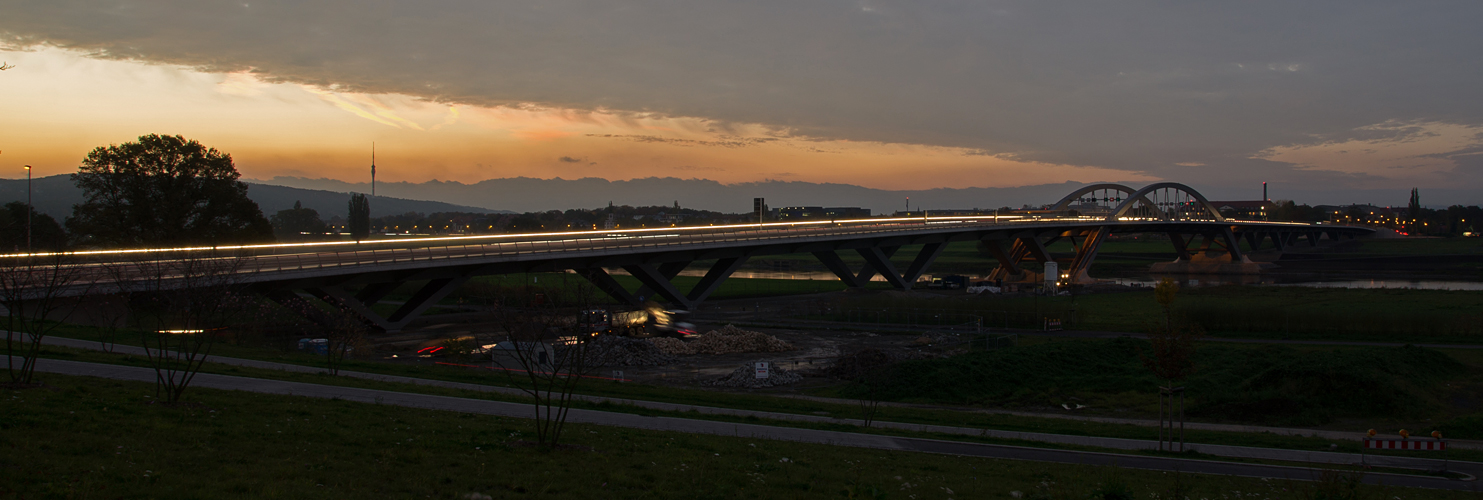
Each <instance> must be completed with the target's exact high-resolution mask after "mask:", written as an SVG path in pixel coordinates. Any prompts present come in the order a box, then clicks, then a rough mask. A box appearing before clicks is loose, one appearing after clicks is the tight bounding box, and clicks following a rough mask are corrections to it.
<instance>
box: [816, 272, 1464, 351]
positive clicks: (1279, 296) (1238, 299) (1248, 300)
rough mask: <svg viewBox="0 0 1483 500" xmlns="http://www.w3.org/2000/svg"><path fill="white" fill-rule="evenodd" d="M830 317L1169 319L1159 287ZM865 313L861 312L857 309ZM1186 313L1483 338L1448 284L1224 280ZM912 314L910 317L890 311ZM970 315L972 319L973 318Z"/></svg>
mask: <svg viewBox="0 0 1483 500" xmlns="http://www.w3.org/2000/svg"><path fill="white" fill-rule="evenodd" d="M836 307H837V309H836V311H835V312H834V313H833V315H832V316H829V317H828V318H827V319H836V320H852V321H853V320H858V319H860V318H864V319H865V320H866V321H867V322H868V321H871V320H873V319H874V318H875V317H876V316H874V315H872V314H871V313H870V311H891V310H895V311H901V310H917V311H933V312H940V313H948V314H954V315H956V316H954V317H955V318H958V319H964V318H967V316H966V315H970V314H971V315H977V316H979V317H982V318H983V320H984V325H985V326H988V327H991V328H992V327H997V326H1003V325H1005V324H1006V323H1005V322H1004V321H1005V320H1006V319H1007V320H1008V323H1007V324H1008V326H1010V327H1013V328H1033V327H1035V325H1037V324H1038V321H1037V319H1036V318H1047V317H1049V318H1059V319H1062V320H1063V321H1065V322H1066V323H1065V324H1066V327H1067V328H1068V329H1081V330H1103V331H1118V332H1136V333H1143V332H1146V331H1147V329H1148V327H1149V324H1150V322H1153V321H1155V320H1159V319H1160V318H1162V317H1163V312H1162V309H1161V308H1160V307H1159V305H1158V303H1157V302H1155V301H1154V298H1153V291H1152V290H1143V291H1131V292H1122V293H1101V294H1083V295H1078V296H1058V297H961V298H957V299H942V298H932V299H925V298H923V299H917V298H903V297H899V296H880V295H877V296H862V297H854V298H847V299H843V300H840V301H839V302H838V303H837V304H836ZM857 311H859V312H857ZM1174 311H1175V314H1176V316H1178V317H1180V318H1183V319H1184V320H1186V321H1189V322H1192V323H1194V324H1196V325H1199V326H1200V327H1201V328H1203V329H1204V330H1205V331H1206V332H1207V333H1209V334H1212V335H1216V336H1239V337H1256V338H1284V339H1317V340H1367V341H1383V342H1401V343H1405V342H1457V343H1483V293H1479V292H1471V291H1447V290H1406V289H1345V288H1308V287H1286V286H1282V287H1279V286H1235V285H1233V286H1218V287H1206V288H1190V289H1185V290H1181V291H1180V292H1179V295H1178V297H1177V298H1176V300H1175V302H1174ZM881 317H882V318H885V321H887V322H891V321H893V320H892V319H891V318H893V317H896V318H898V319H897V320H896V321H904V319H902V318H903V317H902V316H900V315H897V316H892V315H891V314H884V315H882V316H881ZM964 320H965V321H966V319H964Z"/></svg>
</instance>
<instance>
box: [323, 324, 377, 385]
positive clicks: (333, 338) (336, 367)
mask: <svg viewBox="0 0 1483 500" xmlns="http://www.w3.org/2000/svg"><path fill="white" fill-rule="evenodd" d="M367 331H368V328H367V327H366V322H365V320H362V319H361V318H360V316H358V315H356V314H355V313H354V312H352V311H350V310H349V309H340V310H339V312H338V313H337V314H334V315H332V316H331V318H330V324H329V325H328V328H326V329H325V340H326V341H327V345H325V353H324V354H325V364H326V365H328V367H329V370H330V375H339V374H340V368H341V367H342V366H343V365H344V363H345V359H346V358H349V357H351V356H354V355H355V354H356V353H358V352H359V353H364V352H365V351H366V349H367V345H366V333H367Z"/></svg>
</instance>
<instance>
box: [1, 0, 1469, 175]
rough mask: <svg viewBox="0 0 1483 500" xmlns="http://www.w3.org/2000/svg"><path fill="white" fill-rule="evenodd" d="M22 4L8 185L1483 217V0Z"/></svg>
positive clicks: (14, 14) (12, 34)
mask: <svg viewBox="0 0 1483 500" xmlns="http://www.w3.org/2000/svg"><path fill="white" fill-rule="evenodd" d="M5 3H6V5H7V7H6V8H5V9H4V13H3V14H0V42H3V45H0V61H5V62H6V63H8V64H10V65H13V66H14V68H12V69H9V70H6V71H4V72H0V103H3V108H0V117H3V118H0V169H4V171H5V172H9V173H4V174H0V176H5V177H12V178H14V177H17V176H22V177H23V176H24V171H23V170H21V168H20V166H21V165H23V164H31V165H35V166H36V173H37V175H52V174H61V173H70V172H73V171H75V170H76V168H77V165H78V162H79V160H80V159H81V158H82V157H83V156H84V155H85V154H86V153H87V151H88V150H90V149H92V148H93V147H96V146H100V145H105V144H110V143H120V142H125V141H129V140H133V139H134V138H135V137H137V136H139V135H142V134H148V133H162V134H180V135H184V136H186V137H188V138H191V139H196V140H199V141H201V142H203V143H205V144H207V145H209V146H212V147H216V148H218V149H221V150H223V151H226V152H228V153H231V154H232V155H233V157H234V158H235V159H236V161H237V165H238V168H239V169H240V170H241V171H242V173H243V175H244V177H246V178H249V179H271V178H273V177H276V176H300V177H310V178H320V177H326V178H332V179H339V180H346V181H363V180H365V178H366V177H367V172H366V166H367V165H368V163H369V161H370V158H369V156H370V149H371V144H372V143H373V142H374V143H375V144H376V152H377V153H376V163H377V165H378V167H379V169H378V180H386V181H408V182H423V181H427V180H432V179H440V180H451V181H460V182H466V183H471V182H477V181H481V180H485V179H491V178H502V177H516V176H526V177H539V178H554V177H561V178H568V179H570V178H580V177H601V178H606V179H615V180H616V179H632V178H642V177H680V178H702V179H714V180H717V181H721V182H724V183H734V182H751V181H760V180H766V179H775V180H790V181H795V180H796V181H810V182H836V183H848V184H856V185H862V186H867V187H873V188H881V189H925V188H935V187H970V186H978V187H1005V186H1020V185H1032V184H1047V183H1059V182H1065V181H1076V182H1095V181H1119V182H1126V183H1130V184H1141V183H1146V182H1149V181H1153V180H1175V181H1180V182H1185V183H1188V184H1191V185H1193V186H1195V187H1196V188H1198V189H1201V190H1202V191H1206V192H1207V194H1210V195H1211V196H1212V197H1217V198H1221V197H1225V198H1230V197H1237V198H1239V197H1243V195H1244V197H1246V198H1252V197H1254V196H1252V195H1251V193H1252V192H1254V189H1253V188H1252V186H1259V185H1260V183H1261V182H1262V181H1270V182H1272V183H1273V184H1274V186H1289V187H1292V188H1293V189H1295V190H1296V189H1301V190H1303V191H1304V192H1305V193H1308V196H1310V197H1312V198H1315V199H1312V200H1302V201H1309V202H1313V203H1318V202H1342V201H1345V200H1344V199H1343V198H1344V193H1345V192H1348V191H1352V190H1375V189H1391V188H1394V189H1397V190H1398V194H1397V199H1398V200H1402V201H1403V200H1404V198H1405V196H1406V195H1407V194H1408V193H1409V189H1410V188H1411V187H1418V188H1422V189H1427V190H1431V191H1432V192H1436V193H1439V194H1438V195H1437V197H1435V198H1431V199H1429V200H1428V201H1430V202H1432V203H1466V204H1476V203H1479V202H1480V201H1483V196H1476V195H1472V194H1471V193H1476V192H1479V190H1480V188H1483V100H1480V99H1479V98H1478V92H1479V90H1478V89H1480V88H1483V57H1479V55H1478V54H1479V49H1480V48H1483V32H1480V31H1479V30H1477V29H1476V27H1475V26H1472V24H1473V23H1474V22H1475V21H1476V20H1477V19H1483V4H1480V3H1478V2H1476V1H1464V2H1365V1H1345V2H1319V1H1313V2H1221V3H1215V2H1193V3H1192V2H1032V1H1025V2H876V1H864V2H862V1H818V2H708V1H689V2H641V3H626V2H612V1H602V2H590V1H542V2H530V3H524V2H490V1H486V0H478V1H473V0H468V1H460V0H454V1H438V2H399V1H385V0H381V1H355V2H351V1H347V0H326V1H313V2H302V1H256V0H254V1H234V2H218V1H210V2H202V1H191V2H187V1H148V0H141V1H110V2H97V1H92V0H89V1H82V0H49V1H20V2H5ZM1255 192H1259V188H1256V191H1255ZM1314 193H1317V194H1314ZM1355 201H1361V200H1355ZM1432 203H1429V204H1432Z"/></svg>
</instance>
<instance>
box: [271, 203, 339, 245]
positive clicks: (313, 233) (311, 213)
mask: <svg viewBox="0 0 1483 500" xmlns="http://www.w3.org/2000/svg"><path fill="white" fill-rule="evenodd" d="M268 220H270V221H272V223H273V235H274V236H277V237H278V240H279V241H290V240H304V239H312V238H315V237H323V236H324V233H326V232H328V231H329V226H328V225H325V223H324V221H323V220H321V219H320V218H319V212H318V211H317V210H314V209H312V208H304V205H303V204H302V203H300V202H297V201H295V202H294V207H293V208H290V209H287V210H279V211H278V213H277V214H274V215H273V216H272V217H270V218H269V219H268Z"/></svg>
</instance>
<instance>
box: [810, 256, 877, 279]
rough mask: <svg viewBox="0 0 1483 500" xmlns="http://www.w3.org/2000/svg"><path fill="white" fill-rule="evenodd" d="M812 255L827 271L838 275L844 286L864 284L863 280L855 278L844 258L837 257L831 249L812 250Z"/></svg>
mask: <svg viewBox="0 0 1483 500" xmlns="http://www.w3.org/2000/svg"><path fill="white" fill-rule="evenodd" d="M814 257H817V258H818V259H819V262H822V263H824V267H826V268H828V269H829V272H831V273H834V275H835V276H838V277H839V281H842V282H844V284H845V286H847V287H850V288H860V287H862V286H865V282H863V281H859V280H858V279H856V275H855V272H854V271H851V270H850V266H849V265H848V264H845V262H844V259H841V258H839V254H838V253H835V252H834V251H833V250H824V251H821V252H814Z"/></svg>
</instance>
